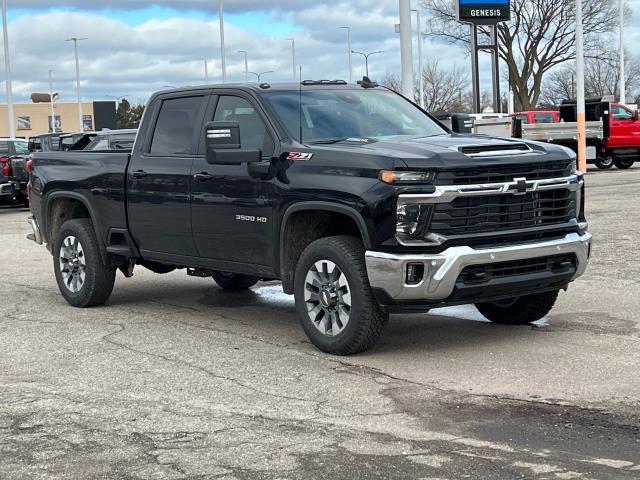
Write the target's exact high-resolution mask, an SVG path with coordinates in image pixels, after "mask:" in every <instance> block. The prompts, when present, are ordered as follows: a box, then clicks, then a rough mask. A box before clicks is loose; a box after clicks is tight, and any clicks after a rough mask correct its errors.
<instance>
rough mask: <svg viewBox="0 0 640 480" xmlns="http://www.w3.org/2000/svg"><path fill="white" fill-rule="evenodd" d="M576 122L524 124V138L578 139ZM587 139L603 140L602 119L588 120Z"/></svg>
mask: <svg viewBox="0 0 640 480" xmlns="http://www.w3.org/2000/svg"><path fill="white" fill-rule="evenodd" d="M577 132H578V124H577V123H576V122H561V123H534V124H526V125H522V138H523V139H524V140H536V141H540V142H558V141H567V140H577ZM586 138H587V140H603V139H604V125H603V123H602V122H601V121H593V122H586Z"/></svg>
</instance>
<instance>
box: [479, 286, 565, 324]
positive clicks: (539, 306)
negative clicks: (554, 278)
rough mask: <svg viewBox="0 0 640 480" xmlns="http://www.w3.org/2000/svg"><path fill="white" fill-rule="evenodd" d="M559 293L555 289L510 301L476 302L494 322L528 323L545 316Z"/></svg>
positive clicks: (482, 312) (480, 309)
mask: <svg viewBox="0 0 640 480" xmlns="http://www.w3.org/2000/svg"><path fill="white" fill-rule="evenodd" d="M558 293H559V291H558V290H554V291H552V292H544V293H536V294H534V295H526V296H523V297H518V298H514V299H511V300H508V301H501V302H485V303H476V308H477V309H478V311H479V312H480V313H481V314H482V315H484V316H485V317H486V318H487V319H488V320H490V321H491V322H493V323H500V324H502V325H526V324H528V323H531V322H535V321H536V320H540V319H541V318H544V316H545V315H547V314H548V313H549V312H550V311H551V309H552V308H553V306H554V305H555V303H556V300H557V298H558Z"/></svg>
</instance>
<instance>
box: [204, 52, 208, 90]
mask: <svg viewBox="0 0 640 480" xmlns="http://www.w3.org/2000/svg"><path fill="white" fill-rule="evenodd" d="M204 81H205V83H206V84H207V85H209V61H208V60H207V58H206V57H205V59H204Z"/></svg>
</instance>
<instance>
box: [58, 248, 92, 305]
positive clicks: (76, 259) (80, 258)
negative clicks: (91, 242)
mask: <svg viewBox="0 0 640 480" xmlns="http://www.w3.org/2000/svg"><path fill="white" fill-rule="evenodd" d="M58 260H59V263H60V273H61V275H62V280H63V283H64V286H65V288H66V289H67V290H69V291H70V292H71V293H78V292H79V291H80V290H81V289H82V287H83V286H84V282H85V279H86V275H87V272H86V270H87V265H86V261H85V257H84V249H83V248H82V244H81V243H80V241H79V240H78V239H77V238H76V237H74V236H73V235H69V236H68V237H66V238H65V239H64V240H63V241H62V246H61V247H60V255H59V258H58Z"/></svg>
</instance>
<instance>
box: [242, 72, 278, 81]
mask: <svg viewBox="0 0 640 480" xmlns="http://www.w3.org/2000/svg"><path fill="white" fill-rule="evenodd" d="M248 73H250V74H251V75H255V76H256V77H257V78H258V83H260V81H261V80H262V76H263V75H266V74H267V73H273V70H268V71H266V72H260V73H256V72H248Z"/></svg>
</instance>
